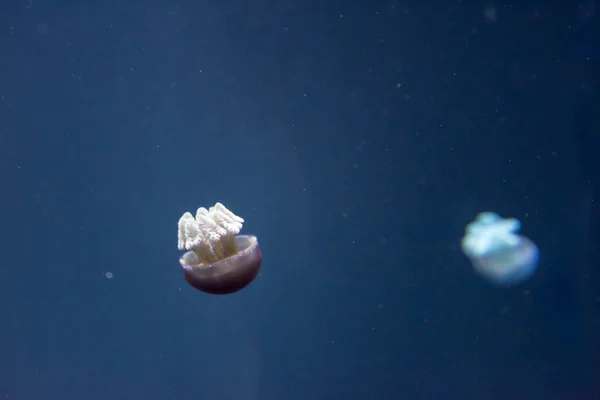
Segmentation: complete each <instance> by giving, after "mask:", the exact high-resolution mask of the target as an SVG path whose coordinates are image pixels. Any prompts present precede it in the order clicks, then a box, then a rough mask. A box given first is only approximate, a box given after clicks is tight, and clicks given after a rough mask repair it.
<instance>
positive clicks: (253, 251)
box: [177, 203, 262, 294]
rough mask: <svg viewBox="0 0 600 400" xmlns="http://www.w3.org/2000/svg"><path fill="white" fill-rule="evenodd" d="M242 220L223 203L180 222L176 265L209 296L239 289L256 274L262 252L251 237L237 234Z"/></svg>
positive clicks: (202, 209) (181, 219)
mask: <svg viewBox="0 0 600 400" xmlns="http://www.w3.org/2000/svg"><path fill="white" fill-rule="evenodd" d="M243 223H244V220H243V219H242V218H240V217H238V216H237V215H235V214H234V213H232V212H231V211H229V210H228V209H227V208H226V207H225V206H224V205H223V204H221V203H216V204H215V205H214V206H213V207H210V208H209V209H208V210H207V209H206V208H204V207H200V208H199V209H198V211H196V218H194V217H193V216H192V214H191V213H189V212H186V213H184V214H183V215H182V217H181V218H180V219H179V224H178V228H179V235H178V236H179V240H178V246H177V247H178V248H179V250H182V251H183V250H186V253H185V254H183V255H182V256H181V258H180V259H179V263H180V264H181V267H182V268H183V276H184V278H185V280H186V281H187V282H188V283H189V284H190V285H191V286H192V287H193V288H195V289H197V290H199V291H201V292H204V293H209V294H230V293H235V292H237V291H239V290H242V289H243V288H245V287H246V286H248V285H249V284H250V282H252V281H253V280H254V278H255V277H256V275H257V274H258V271H259V269H260V265H261V262H262V253H261V251H260V247H259V246H258V240H257V238H256V236H253V235H238V234H239V233H240V231H241V229H242V224H243Z"/></svg>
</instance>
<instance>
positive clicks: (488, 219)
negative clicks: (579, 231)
mask: <svg viewBox="0 0 600 400" xmlns="http://www.w3.org/2000/svg"><path fill="white" fill-rule="evenodd" d="M520 228H521V223H520V222H519V221H518V220H517V219H515V218H507V219H502V218H501V217H500V216H499V215H497V214H496V213H493V212H489V211H488V212H483V213H481V214H479V215H478V216H477V218H475V221H473V222H471V223H469V224H468V225H467V227H466V229H465V235H464V236H463V238H462V242H461V247H462V251H463V252H464V253H465V255H466V256H467V257H468V258H469V260H470V261H471V264H473V268H474V269H475V271H476V272H478V273H479V274H480V275H482V276H483V277H484V278H486V279H487V280H488V281H490V282H492V283H494V284H496V285H499V286H511V285H516V284H519V283H521V282H524V281H525V280H527V279H529V278H530V277H531V276H532V275H533V274H534V272H535V271H536V269H537V266H538V260H539V252H538V248H537V246H536V245H535V244H534V243H533V242H532V241H531V240H529V239H528V238H526V237H525V236H521V235H518V234H517V232H518V231H519V229H520Z"/></svg>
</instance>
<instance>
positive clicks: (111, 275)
mask: <svg viewBox="0 0 600 400" xmlns="http://www.w3.org/2000/svg"><path fill="white" fill-rule="evenodd" d="M104 277H105V278H106V279H112V277H113V273H112V272H105V273H104Z"/></svg>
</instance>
